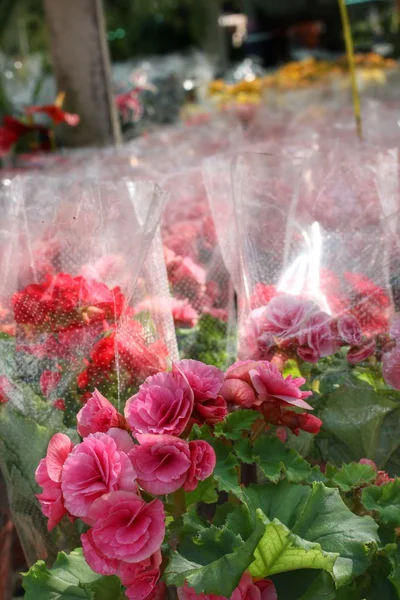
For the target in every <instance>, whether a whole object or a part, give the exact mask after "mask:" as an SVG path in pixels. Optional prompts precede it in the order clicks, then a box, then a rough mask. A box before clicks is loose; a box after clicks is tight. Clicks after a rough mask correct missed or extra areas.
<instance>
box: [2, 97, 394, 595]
mask: <svg viewBox="0 0 400 600" xmlns="http://www.w3.org/2000/svg"><path fill="white" fill-rule="evenodd" d="M317 104H318V103H317V102H316V104H315V105H310V106H309V107H308V108H307V110H303V109H302V110H293V108H289V107H287V108H285V109H284V110H282V111H280V112H279V114H277V115H271V112H270V110H269V109H268V108H260V110H259V111H258V112H257V113H255V115H254V117H253V119H252V121H251V122H250V123H249V124H248V126H247V127H246V129H243V127H242V125H241V121H240V119H237V118H235V115H234V114H230V113H227V114H224V115H219V116H218V117H208V118H207V119H205V120H204V122H202V123H200V124H197V125H194V124H192V125H186V126H182V127H179V128H170V129H168V128H167V129H165V130H162V131H159V132H157V133H154V134H152V135H148V136H145V137H143V138H141V139H138V140H136V141H134V142H132V143H129V144H126V145H124V146H122V147H121V148H117V149H103V150H84V151H77V152H67V153H64V154H62V153H55V154H54V155H53V156H51V157H47V158H44V157H38V162H37V165H38V167H40V168H41V171H40V172H38V173H32V171H30V173H29V175H26V174H25V175H19V176H17V177H14V176H13V174H12V173H10V174H8V175H7V176H5V177H4V178H3V181H2V186H1V187H0V204H1V209H2V220H1V223H0V272H1V280H0V468H1V474H2V479H3V480H4V484H5V486H6V489H7V496H8V503H9V509H10V511H11V517H12V520H13V523H14V526H15V528H16V531H17V533H18V537H19V539H20V542H21V545H22V547H23V551H24V555H25V560H26V568H25V570H24V573H23V575H22V584H23V588H24V590H25V597H26V598H27V600H47V599H51V598H53V599H57V600H58V599H59V600H75V599H81V598H83V599H86V598H87V599H89V600H122V599H124V598H127V599H130V600H166V599H167V598H168V599H169V598H178V599H179V600H196V599H198V600H224V599H227V600H229V599H231V600H277V599H279V600H320V599H322V598H325V599H328V600H334V599H336V598H337V599H338V600H350V599H351V600H353V599H354V600H363V599H365V600H375V599H376V600H378V599H381V598H384V599H385V600H386V599H387V600H391V599H396V598H399V597H400V547H399V541H398V540H399V531H400V513H399V509H398V506H399V501H400V483H399V481H400V479H399V477H400V425H399V423H400V350H399V344H400V317H399V315H398V313H399V312H400V290H399V264H400V263H399V261H400V254H399V247H398V219H399V208H400V207H399V205H398V198H399V187H398V166H399V161H398V150H397V142H396V140H397V135H398V134H397V131H398V125H397V122H398V114H397V111H396V108H395V107H394V106H393V105H392V104H391V103H390V101H389V100H388V99H386V100H385V101H381V102H377V101H368V102H365V103H364V105H363V118H364V140H363V141H362V142H360V141H358V140H357V139H356V137H355V126H354V123H353V119H352V114H351V111H349V109H348V107H347V104H345V103H343V105H342V104H341V102H340V101H339V102H338V103H337V105H336V106H335V107H334V108H333V107H331V106H330V105H329V104H327V105H325V106H319V107H318V105H317Z"/></svg>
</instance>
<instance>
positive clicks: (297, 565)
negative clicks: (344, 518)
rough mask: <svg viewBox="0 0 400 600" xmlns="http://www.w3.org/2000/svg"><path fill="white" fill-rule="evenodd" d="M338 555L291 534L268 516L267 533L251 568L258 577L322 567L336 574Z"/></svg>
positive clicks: (260, 543) (257, 549)
mask: <svg viewBox="0 0 400 600" xmlns="http://www.w3.org/2000/svg"><path fill="white" fill-rule="evenodd" d="M338 556H339V554H338V553H332V552H324V551H323V550H322V548H321V546H320V545H319V544H314V543H311V542H307V541H306V540H304V539H301V538H299V537H298V536H297V535H294V534H292V533H291V531H290V529H288V528H287V527H286V526H285V525H283V524H282V523H281V522H280V521H278V520H277V519H274V520H273V521H269V519H266V528H265V532H264V535H263V536H262V538H261V540H260V542H259V544H258V546H257V548H256V550H255V552H254V557H255V560H254V562H253V563H252V564H251V566H250V569H249V571H250V573H251V574H252V575H253V577H257V578H259V579H261V578H265V577H269V576H270V575H275V574H276V573H284V572H286V571H296V570H297V569H323V570H324V571H328V572H329V573H333V567H334V565H335V561H336V559H337V557H338Z"/></svg>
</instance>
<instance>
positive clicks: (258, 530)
mask: <svg viewBox="0 0 400 600" xmlns="http://www.w3.org/2000/svg"><path fill="white" fill-rule="evenodd" d="M264 530H265V524H264V519H263V515H262V513H261V511H257V512H256V514H255V524H254V528H253V531H252V533H251V535H250V537H249V538H248V539H247V540H246V541H245V542H244V543H243V542H240V540H239V539H238V538H237V537H236V538H235V540H236V541H235V543H234V546H236V547H235V549H234V550H233V551H232V552H230V553H228V554H225V555H223V556H221V557H220V558H217V559H216V560H214V561H213V562H210V563H207V564H202V563H201V562H194V561H193V560H188V559H187V558H186V557H185V556H182V554H180V553H179V552H174V553H173V554H172V557H171V559H170V561H169V563H168V565H167V568H166V570H165V579H166V582H167V584H168V585H175V586H178V587H179V586H181V585H183V584H184V582H185V581H187V583H188V584H189V586H190V587H193V588H194V589H195V590H196V591H197V592H198V593H201V592H202V593H204V594H215V595H220V596H224V597H228V598H229V597H230V595H231V594H232V592H233V590H234V589H235V588H236V587H237V586H238V583H239V581H240V578H241V576H242V574H243V573H244V571H246V569H248V567H249V565H250V564H251V563H252V562H253V557H254V550H255V548H256V546H257V544H258V542H259V541H260V539H261V537H262V535H263V533H264ZM221 535H223V536H225V539H224V546H223V547H224V548H226V547H227V545H226V544H228V543H231V544H232V542H233V537H232V535H233V534H232V535H231V534H228V533H221ZM207 536H208V537H207ZM204 537H205V538H206V540H207V541H208V544H215V542H216V532H215V531H214V530H211V533H210V534H207V533H206V532H204V534H203V539H204ZM228 537H229V540H228ZM205 549H206V552H207V554H208V551H209V550H208V549H207V547H206V548H205ZM204 555H205V552H201V551H200V552H199V557H202V556H204Z"/></svg>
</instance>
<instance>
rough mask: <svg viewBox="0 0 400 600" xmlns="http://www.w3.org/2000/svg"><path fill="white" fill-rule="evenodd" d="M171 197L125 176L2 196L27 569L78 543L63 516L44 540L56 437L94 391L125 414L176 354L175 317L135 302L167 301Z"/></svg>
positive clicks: (11, 434)
mask: <svg viewBox="0 0 400 600" xmlns="http://www.w3.org/2000/svg"><path fill="white" fill-rule="evenodd" d="M164 201H165V194H164V192H162V191H161V190H160V189H159V188H157V187H156V186H154V184H151V183H146V182H132V181H127V180H123V179H120V180H118V183H117V182H112V181H103V182H101V181H100V182H98V183H93V181H90V180H86V181H85V180H80V181H79V183H75V182H74V181H73V180H72V181H68V180H67V179H63V178H46V177H41V176H39V177H27V178H16V179H15V180H13V181H12V184H11V185H10V186H8V188H7V192H6V194H4V195H3V198H2V210H3V220H2V226H1V237H0V271H1V273H2V280H1V283H0V332H1V333H0V402H1V405H0V450H1V451H0V461H1V470H2V473H3V476H4V479H5V481H6V485H7V488H8V496H9V501H10V508H11V511H12V516H13V521H14V523H15V526H16V528H17V531H18V535H19V537H20V539H21V542H22V545H23V548H24V551H25V555H26V559H27V562H28V564H31V563H32V562H34V561H35V560H37V559H39V558H42V559H44V560H47V559H48V560H50V559H51V558H53V557H54V553H55V552H56V551H57V550H60V549H62V548H69V549H71V548H73V547H75V544H76V543H77V540H78V539H79V538H78V531H77V529H76V526H75V525H73V524H71V523H69V522H68V520H66V519H64V520H63V521H62V522H61V523H60V525H59V526H57V527H56V528H55V529H54V530H53V531H52V532H51V533H48V532H47V531H46V525H45V520H44V518H43V517H42V515H41V511H40V508H39V505H38V503H37V501H36V499H35V497H34V494H35V493H37V492H38V491H39V488H38V487H37V486H36V484H35V479H34V477H35V469H36V467H37V464H38V462H39V460H40V458H42V457H43V456H44V455H45V452H46V447H47V443H48V441H49V439H50V437H51V435H52V434H53V433H55V432H56V431H58V432H63V431H69V432H70V431H71V430H70V427H71V426H73V425H74V424H75V422H76V413H77V411H78V410H79V409H80V408H81V407H82V405H83V403H84V402H85V399H86V398H87V397H88V395H90V394H91V393H92V392H93V389H94V388H95V387H96V388H98V389H99V390H100V391H101V392H102V393H104V394H107V397H108V398H109V399H110V400H112V401H113V402H114V403H115V406H116V407H117V408H118V409H119V410H122V409H123V405H124V403H125V401H126V400H127V398H129V397H130V396H131V395H132V394H133V393H134V392H135V391H136V390H137V388H138V385H139V384H140V383H142V381H143V380H144V379H145V378H146V377H147V376H148V375H151V374H153V373H155V372H158V371H159V370H160V369H161V370H163V369H165V368H166V367H167V365H168V364H169V362H170V360H171V358H176V344H175V341H174V337H173V327H172V319H171V316H170V314H168V313H167V314H165V313H163V314H161V315H160V314H159V313H156V312H155V310H154V308H153V306H151V305H150V306H147V307H146V310H143V309H142V308H140V306H139V305H140V303H141V301H142V300H143V298H144V297H145V296H146V295H147V294H148V293H149V290H150V292H151V294H152V295H153V296H157V295H159V297H160V298H163V297H165V296H166V294H167V283H166V278H165V270H164V271H163V268H162V267H161V268H160V267H159V262H160V261H161V264H162V254H161V249H160V244H159V242H158V243H157V242H154V243H153V238H154V234H155V231H156V229H157V226H158V222H159V218H160V215H161V211H162V208H163V204H164ZM150 249H151V251H149V250H150ZM157 253H158V254H157ZM164 269H165V268H164ZM156 288H157V289H156ZM72 438H73V434H72ZM42 500H43V498H42Z"/></svg>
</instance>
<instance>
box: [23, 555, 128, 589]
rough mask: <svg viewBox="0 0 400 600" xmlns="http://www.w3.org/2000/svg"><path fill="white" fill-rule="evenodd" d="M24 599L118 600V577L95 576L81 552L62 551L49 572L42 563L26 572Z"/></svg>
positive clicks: (119, 584)
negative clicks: (68, 552)
mask: <svg viewBox="0 0 400 600" xmlns="http://www.w3.org/2000/svg"><path fill="white" fill-rule="evenodd" d="M23 588H24V590H25V600H81V599H87V600H119V598H120V594H121V583H120V581H119V579H118V578H117V577H114V576H112V577H104V576H102V575H98V574H97V573H94V572H93V571H92V570H91V568H90V567H89V566H88V565H87V563H86V561H85V559H84V558H83V554H82V549H81V548H77V549H76V550H73V551H72V552H71V553H70V554H65V553H64V552H59V554H58V556H57V560H56V562H55V563H54V565H53V567H52V568H51V569H48V568H47V567H46V565H45V563H44V562H43V561H42V560H39V561H38V562H37V563H36V564H34V565H33V567H31V568H30V569H29V571H28V572H27V573H24V578H23Z"/></svg>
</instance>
